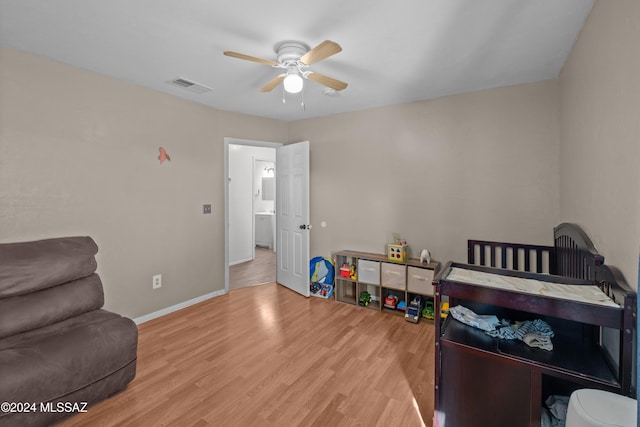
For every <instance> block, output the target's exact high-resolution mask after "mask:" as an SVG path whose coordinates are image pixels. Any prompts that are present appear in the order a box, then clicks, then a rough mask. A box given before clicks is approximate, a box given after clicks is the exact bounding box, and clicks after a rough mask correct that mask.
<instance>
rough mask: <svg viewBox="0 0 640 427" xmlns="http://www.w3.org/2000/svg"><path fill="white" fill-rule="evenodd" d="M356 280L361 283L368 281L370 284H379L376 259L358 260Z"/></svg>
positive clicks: (378, 265) (378, 267)
mask: <svg viewBox="0 0 640 427" xmlns="http://www.w3.org/2000/svg"><path fill="white" fill-rule="evenodd" d="M358 281H359V282H362V283H370V284H372V285H379V284H380V263H379V262H377V261H367V260H364V259H359V260H358Z"/></svg>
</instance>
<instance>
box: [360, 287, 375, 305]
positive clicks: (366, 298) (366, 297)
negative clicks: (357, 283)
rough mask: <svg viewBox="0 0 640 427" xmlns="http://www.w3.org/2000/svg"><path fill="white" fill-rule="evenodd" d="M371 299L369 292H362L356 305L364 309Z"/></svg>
mask: <svg viewBox="0 0 640 427" xmlns="http://www.w3.org/2000/svg"><path fill="white" fill-rule="evenodd" d="M372 299H373V298H371V294H370V293H369V292H367V291H362V292H361V293H360V301H358V304H360V305H361V306H363V307H366V306H368V305H369V303H370V302H371V300H372Z"/></svg>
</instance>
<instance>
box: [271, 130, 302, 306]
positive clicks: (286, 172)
mask: <svg viewBox="0 0 640 427" xmlns="http://www.w3.org/2000/svg"><path fill="white" fill-rule="evenodd" d="M276 165H277V167H276V186H277V189H276V233H277V234H276V242H277V250H276V253H277V255H276V260H277V261H276V263H277V265H276V281H277V282H278V283H280V284H281V285H284V286H286V287H288V288H289V289H291V290H293V291H296V292H298V293H299V294H302V295H304V296H306V297H308V296H309V294H310V292H309V230H310V229H311V225H310V224H309V141H303V142H298V143H295V144H289V145H283V146H281V147H278V148H276Z"/></svg>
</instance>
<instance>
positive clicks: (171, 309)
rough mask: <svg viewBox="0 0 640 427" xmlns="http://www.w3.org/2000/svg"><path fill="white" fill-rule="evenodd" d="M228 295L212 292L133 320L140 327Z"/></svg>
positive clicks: (221, 290)
mask: <svg viewBox="0 0 640 427" xmlns="http://www.w3.org/2000/svg"><path fill="white" fill-rule="evenodd" d="M226 293H227V291H226V290H224V289H220V290H219V291H215V292H211V293H208V294H204V295H201V296H199V297H196V298H193V299H190V300H188V301H184V302H181V303H178V304H175V305H172V306H171V307H167V308H163V309H161V310H158V311H154V312H153V313H149V314H145V315H144V316H140V317H136V318H135V319H133V321H134V322H135V323H136V325H139V324H141V323H144V322H148V321H149V320H153V319H157V318H158V317H162V316H165V315H167V314H169V313H173V312H174V311H178V310H181V309H183V308H187V307H189V306H190V305H194V304H197V303H199V302H202V301H206V300H208V299H211V298H215V297H219V296H220V295H224V294H226Z"/></svg>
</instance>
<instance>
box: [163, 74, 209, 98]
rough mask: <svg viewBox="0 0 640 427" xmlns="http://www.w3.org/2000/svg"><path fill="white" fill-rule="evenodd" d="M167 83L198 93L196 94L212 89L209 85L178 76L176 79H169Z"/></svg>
mask: <svg viewBox="0 0 640 427" xmlns="http://www.w3.org/2000/svg"><path fill="white" fill-rule="evenodd" d="M167 83H169V84H170V85H172V86H177V87H181V88H183V89H186V90H188V91H189V92H193V93H198V94H200V93H206V92H211V91H212V90H213V89H211V88H210V87H207V86H205V85H201V84H200V83H196V82H192V81H191V80H187V79H183V78H180V77H178V78H177V79H174V80H171V81H169V82H167Z"/></svg>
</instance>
